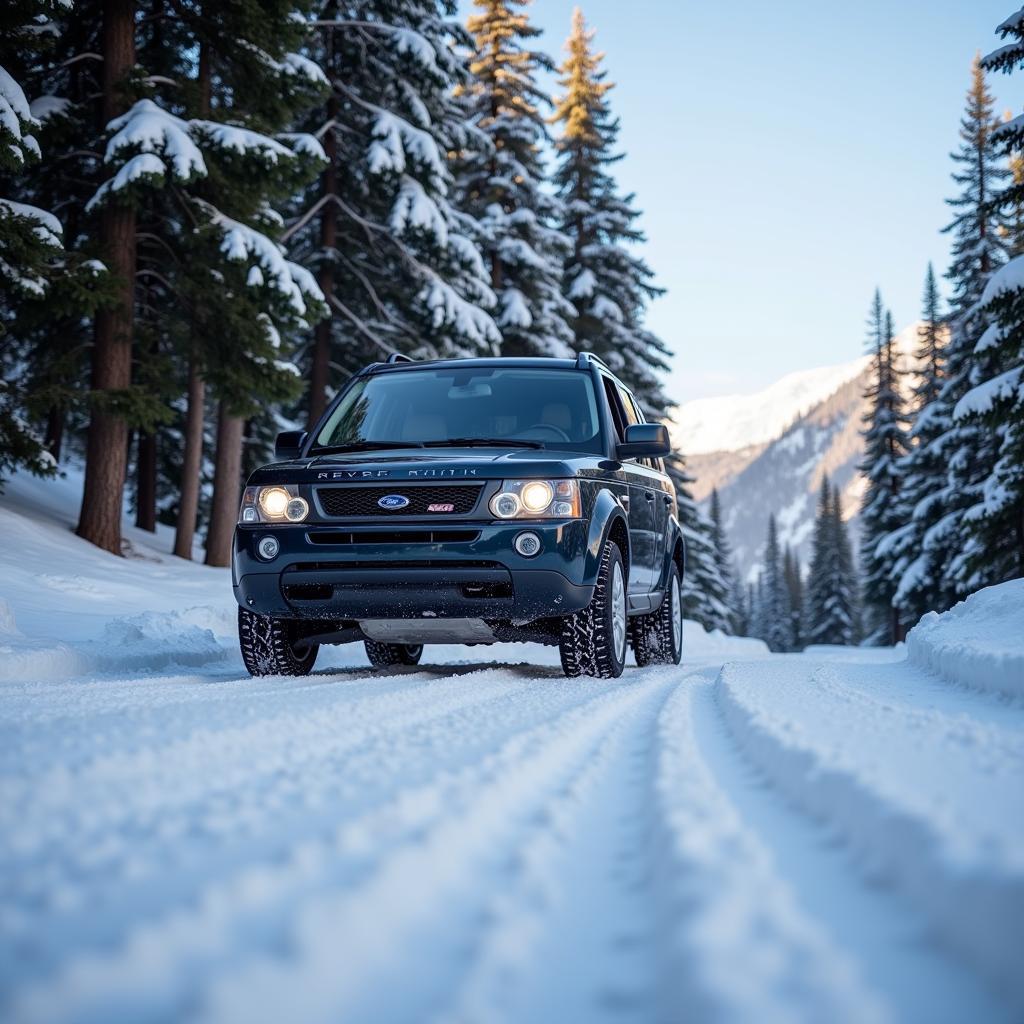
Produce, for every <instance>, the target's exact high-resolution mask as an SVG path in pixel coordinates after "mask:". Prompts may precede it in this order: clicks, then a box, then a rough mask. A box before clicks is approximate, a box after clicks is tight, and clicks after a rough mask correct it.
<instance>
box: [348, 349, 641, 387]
mask: <svg viewBox="0 0 1024 1024" xmlns="http://www.w3.org/2000/svg"><path fill="white" fill-rule="evenodd" d="M472 366H479V367H481V368H486V367H501V366H506V367H511V366H521V367H527V368H530V369H536V370H580V371H581V372H590V370H591V369H592V368H596V369H599V370H601V371H602V372H604V373H606V374H607V375H608V376H609V377H611V378H612V380H614V381H615V383H616V384H618V385H619V386H620V387H622V388H623V389H624V390H627V391H628V390H629V389H628V388H626V386H625V385H624V384H622V382H621V381H620V380H619V379H618V377H616V376H615V374H614V373H612V371H611V370H610V369H609V368H608V367H607V366H606V365H605V363H604V362H602V361H601V360H600V359H597V358H596V357H593V356H590V355H589V353H581V354H580V355H579V356H577V357H576V358H575V359H558V358H555V357H554V356H476V357H471V358H465V359H406V358H402V359H397V360H395V361H394V362H390V361H389V362H386V363H370V364H369V365H368V366H365V367H363V369H362V370H360V371H359V373H358V374H357V375H356V376H364V375H370V374H378V373H394V372H405V371H408V370H420V369H424V370H427V369H446V368H449V367H453V368H454V367H472Z"/></svg>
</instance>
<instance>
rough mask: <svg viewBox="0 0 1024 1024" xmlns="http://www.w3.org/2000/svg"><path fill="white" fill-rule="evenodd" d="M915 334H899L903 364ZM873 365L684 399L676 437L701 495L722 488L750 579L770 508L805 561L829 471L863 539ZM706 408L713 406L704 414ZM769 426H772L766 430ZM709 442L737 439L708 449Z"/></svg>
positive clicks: (729, 529) (864, 361)
mask: <svg viewBox="0 0 1024 1024" xmlns="http://www.w3.org/2000/svg"><path fill="white" fill-rule="evenodd" d="M916 342H917V324H911V325H910V326H909V327H907V328H905V329H904V330H902V331H901V332H900V333H899V334H898V335H897V338H896V347H897V350H898V351H899V352H900V354H901V358H902V359H903V361H904V365H905V366H906V365H908V361H909V358H910V355H911V353H912V352H913V350H914V348H915V347H916ZM870 373H871V361H870V359H869V358H868V357H866V356H865V357H863V358H861V359H858V360H853V361H851V362H848V363H843V364H840V365H838V366H831V367H821V368H819V369H817V370H807V371H802V372H800V373H795V374H788V375H787V376H785V377H783V378H781V379H780V380H779V381H777V382H776V383H775V384H773V385H772V386H771V387H769V388H766V389H764V390H763V391H761V392H758V393H757V394H754V395H747V396H726V397H723V398H718V399H700V400H698V401H696V402H689V403H687V404H686V405H684V406H682V407H681V408H680V409H679V411H678V414H677V416H676V422H675V424H674V426H673V437H674V439H675V441H676V443H677V444H678V445H679V447H680V449H681V450H682V451H683V453H684V454H685V455H686V457H687V458H686V462H687V467H688V469H689V471H690V474H691V475H692V476H694V477H695V483H694V486H693V491H694V496H695V497H696V498H697V500H698V501H700V502H706V501H707V498H708V496H709V495H710V493H711V490H712V488H715V487H717V488H718V492H719V496H720V498H721V502H722V508H723V512H724V518H725V522H724V525H725V529H726V533H727V536H728V538H729V541H730V543H731V545H732V548H733V554H734V556H735V559H736V565H737V568H738V570H739V572H740V575H741V576H742V577H743V578H744V579H749V580H752V579H754V578H756V575H757V571H758V569H759V568H760V559H761V549H762V547H763V545H764V540H765V532H766V529H767V524H768V516H769V515H770V514H773V513H774V515H775V517H776V519H777V521H778V527H779V539H780V541H781V543H782V544H784V545H785V544H789V545H790V546H791V547H792V548H793V549H794V551H796V553H797V555H798V557H799V558H800V561H801V563H802V564H803V565H805V566H806V564H807V562H808V560H809V558H810V555H811V534H812V532H813V529H814V511H815V505H816V503H817V496H818V490H819V489H820V486H821V479H822V476H823V475H824V474H826V473H827V474H828V476H829V477H830V478H831V479H832V480H833V481H834V482H835V483H836V484H838V485H839V488H840V491H841V494H842V497H843V507H844V512H845V516H846V519H847V521H848V523H849V525H850V528H851V533H852V539H853V541H854V543H855V544H856V533H857V513H858V508H859V504H860V497H861V494H862V493H863V488H864V480H863V477H862V476H861V474H860V472H859V470H858V466H859V464H860V461H861V459H862V457H863V451H864V447H863V439H862V438H861V435H860V431H861V429H862V427H863V419H864V416H865V414H866V412H867V403H866V401H865V400H864V397H863V396H864V391H865V390H866V388H867V384H868V382H869V378H870ZM702 410H703V411H704V412H706V413H707V415H708V419H707V420H706V421H703V422H701V421H700V419H699V417H700V415H701V412H702ZM730 417H732V419H731V420H730ZM778 424H781V426H778ZM769 428H770V429H772V430H774V433H773V434H772V435H771V436H770V437H768V438H765V437H764V434H765V432H766V431H767V430H768V429H769ZM709 444H720V445H729V444H732V445H735V447H733V448H729V447H721V448H719V449H717V450H715V449H712V450H707V449H706V446H707V445H709ZM687 445H690V446H691V447H690V448H689V449H688V448H687Z"/></svg>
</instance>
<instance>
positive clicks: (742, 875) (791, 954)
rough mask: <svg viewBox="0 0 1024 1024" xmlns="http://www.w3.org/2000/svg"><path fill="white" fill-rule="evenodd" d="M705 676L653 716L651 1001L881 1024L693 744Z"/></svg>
mask: <svg viewBox="0 0 1024 1024" xmlns="http://www.w3.org/2000/svg"><path fill="white" fill-rule="evenodd" d="M715 671H716V670H715V669H711V670H704V671H702V672H696V673H692V674H690V675H688V676H687V677H686V678H685V679H684V682H683V685H682V686H680V687H679V688H678V689H677V690H676V691H675V692H674V693H673V695H672V696H671V698H670V699H669V701H668V702H667V704H666V705H665V708H664V710H663V711H662V714H661V718H660V722H659V741H660V749H659V759H658V775H657V783H656V784H657V797H658V801H659V812H660V815H661V820H662V846H663V865H662V873H661V882H660V886H659V888H660V890H661V892H662V896H663V899H664V901H665V903H664V913H663V916H662V928H663V936H662V941H661V945H662V948H663V955H664V957H665V972H664V975H663V990H662V994H661V1005H662V1006H663V1007H666V1008H672V1007H675V1008H679V1007H683V1008H685V1019H688V1020H696V1021H724V1022H737V1024H741V1022H748V1021H758V1022H759V1024H774V1022H779V1024H783V1022H785V1024H796V1022H807V1024H819V1022H821V1021H829V1022H830V1024H844V1022H845V1024H871V1022H882V1021H886V1020H888V1014H887V1013H886V1008H885V1006H884V1004H883V1003H882V1001H881V1000H880V999H879V998H878V996H877V994H876V992H874V991H873V990H872V989H871V988H870V987H869V986H867V985H865V984H864V981H863V979H862V978H861V977H860V974H859V971H858V969H857V964H856V962H855V961H854V960H853V959H852V958H851V957H849V956H847V955H846V954H845V953H843V952H842V951H841V950H840V949H839V948H837V946H836V945H835V943H834V942H833V941H832V938H831V936H830V935H829V934H828V932H827V930H825V929H823V928H822V927H821V926H820V923H819V922H818V921H816V920H815V919H814V917H813V916H811V915H808V914H807V913H806V912H805V911H804V910H803V909H802V908H801V906H800V905H799V903H798V900H797V899H796V896H795V893H794V891H793V888H792V887H791V885H790V884H789V882H788V881H787V880H786V878H784V877H783V876H782V875H781V874H780V872H779V870H778V868H777V866H776V864H775V862H774V859H773V857H772V854H771V852H770V850H769V849H768V848H767V847H766V845H765V842H764V840H763V838H762V837H761V836H760V835H759V833H758V832H757V830H756V829H755V828H753V827H752V826H751V823H749V822H748V821H746V820H745V819H744V817H743V816H742V814H741V812H740V810H739V808H738V807H737V806H736V804H735V803H734V801H733V800H732V799H731V796H730V793H729V791H728V789H727V788H726V786H725V784H724V782H723V780H722V779H720V778H719V775H718V773H717V771H716V765H715V764H714V763H713V762H712V761H709V760H708V759H707V758H706V757H705V755H704V753H703V751H702V747H701V744H700V742H699V737H700V735H701V732H702V730H704V729H706V728H707V722H706V721H705V716H703V715H702V714H701V703H702V702H705V701H707V699H708V696H709V694H710V680H709V677H713V675H714V673H715ZM656 1019H658V1020H665V1021H666V1022H667V1021H671V1020H674V1019H679V1018H676V1017H675V1016H674V1015H672V1014H671V1013H670V1012H669V1013H665V1014H663V1015H662V1016H659V1017H657V1018H656Z"/></svg>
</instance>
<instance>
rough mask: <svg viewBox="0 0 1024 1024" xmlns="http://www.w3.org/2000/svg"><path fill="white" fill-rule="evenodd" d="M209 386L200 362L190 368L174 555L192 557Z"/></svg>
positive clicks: (192, 362)
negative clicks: (200, 371) (200, 372)
mask: <svg viewBox="0 0 1024 1024" xmlns="http://www.w3.org/2000/svg"><path fill="white" fill-rule="evenodd" d="M205 404H206V384H205V382H204V381H203V378H202V377H201V376H200V375H199V367H198V364H197V361H196V360H195V359H194V358H193V359H192V360H191V361H190V362H189V365H188V407H187V409H186V411H185V451H184V454H183V456H182V462H181V498H180V500H179V502H178V526H177V530H176V532H175V534H174V553H175V554H176V555H177V556H178V557H179V558H189V559H190V558H191V557H192V542H193V540H194V539H195V535H196V516H197V514H198V512H199V480H200V475H201V473H202V470H203V425H204V423H205V421H206V417H205V415H204V413H205Z"/></svg>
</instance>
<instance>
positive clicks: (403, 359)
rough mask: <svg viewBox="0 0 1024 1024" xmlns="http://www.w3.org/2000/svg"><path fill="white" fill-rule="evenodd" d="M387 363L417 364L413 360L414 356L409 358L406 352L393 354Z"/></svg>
mask: <svg viewBox="0 0 1024 1024" xmlns="http://www.w3.org/2000/svg"><path fill="white" fill-rule="evenodd" d="M387 361H388V362H389V363H412V362H415V360H414V359H413V358H412V356H407V355H406V354H405V353H404V352H392V353H391V355H389V356H388V360H387Z"/></svg>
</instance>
